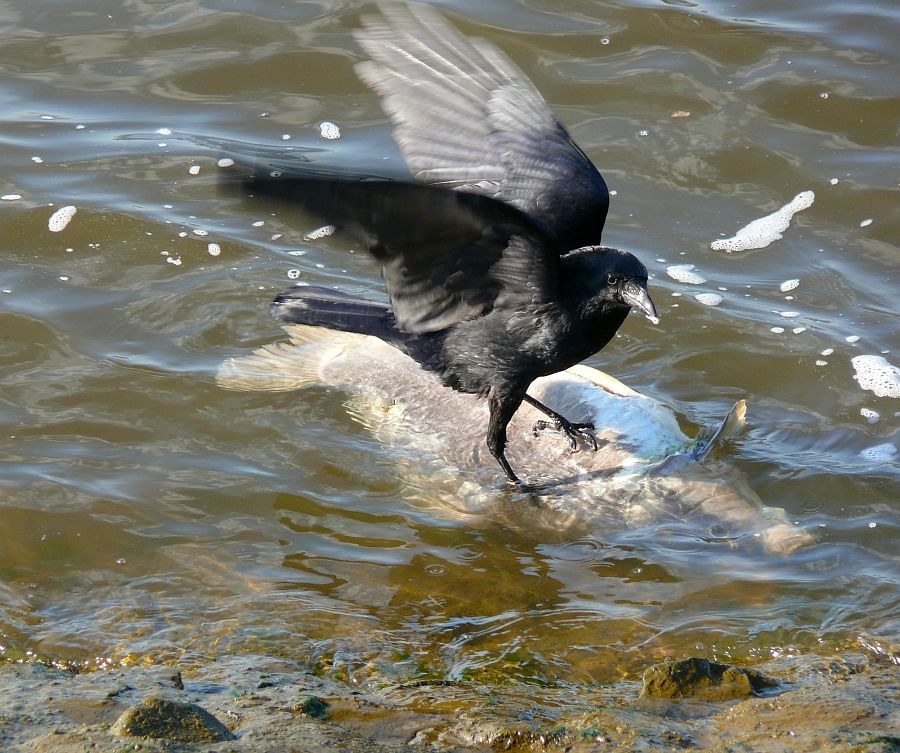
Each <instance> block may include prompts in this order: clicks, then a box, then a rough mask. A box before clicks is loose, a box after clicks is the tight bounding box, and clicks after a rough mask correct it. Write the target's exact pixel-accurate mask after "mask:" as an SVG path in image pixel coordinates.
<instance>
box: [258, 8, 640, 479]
mask: <svg viewBox="0 0 900 753" xmlns="http://www.w3.org/2000/svg"><path fill="white" fill-rule="evenodd" d="M356 38H357V40H358V42H359V44H360V46H361V47H362V48H363V50H365V52H366V53H367V54H368V56H369V58H370V59H369V60H367V61H365V62H362V63H359V64H358V65H357V71H358V73H359V75H360V77H361V78H362V79H363V80H364V81H365V82H367V83H368V84H369V85H370V86H372V87H373V88H374V89H375V90H376V91H377V92H378V93H379V94H381V96H382V98H383V103H384V108H385V110H386V111H387V113H388V116H389V117H390V119H391V121H392V123H393V125H394V137H395V139H396V141H397V144H398V146H399V148H400V151H401V153H402V155H403V158H404V160H405V162H406V165H407V167H408V168H409V170H410V172H411V174H412V180H408V179H407V180H388V179H384V178H378V177H375V176H358V175H354V176H349V175H347V174H341V173H339V172H337V171H329V170H327V169H324V168H322V167H317V166H315V165H313V164H309V165H299V166H296V167H293V168H291V169H290V170H289V171H284V170H271V167H266V168H263V167H260V166H259V165H257V166H256V168H255V170H254V174H253V176H252V177H250V178H248V179H247V180H246V182H245V187H246V188H247V190H248V191H250V192H251V193H265V194H269V195H272V196H276V197H279V198H282V199H286V200H289V201H292V202H296V203H297V204H298V205H300V206H301V207H303V208H304V209H306V210H307V211H309V212H312V213H314V214H317V215H321V216H322V217H323V218H324V219H326V221H328V222H330V223H333V224H334V225H336V226H337V228H338V229H339V230H343V231H344V232H348V233H350V234H351V235H353V236H354V237H356V238H357V239H358V240H359V241H360V242H361V243H362V244H363V245H364V246H365V247H366V248H367V249H368V250H369V252H371V254H372V255H373V256H374V257H375V259H377V260H378V261H379V262H380V263H381V265H382V273H383V276H384V281H385V285H386V287H387V292H388V295H389V297H390V305H389V306H388V305H386V304H379V303H375V302H370V301H366V300H363V299H360V298H357V297H353V296H348V295H346V294H343V293H338V292H335V291H329V290H324V289H322V288H311V287H296V288H292V289H290V290H287V291H285V292H284V293H282V294H281V295H279V296H278V297H277V298H276V299H275V302H274V303H273V304H272V311H273V314H274V315H275V316H276V317H277V318H279V319H282V320H284V321H288V322H296V323H302V324H314V325H318V326H322V327H329V328H332V329H338V330H345V331H351V332H359V333H364V334H373V335H377V336H378V337H381V338H383V339H385V340H387V341H388V342H390V343H391V344H393V345H395V346H396V347H398V348H400V349H401V350H403V351H404V352H406V353H408V354H409V355H411V356H412V357H413V358H415V359H416V360H417V361H418V362H419V363H420V364H422V366H423V367H424V368H426V369H430V370H433V371H436V372H437V373H438V374H440V376H441V378H442V380H443V382H444V383H445V384H446V385H447V386H449V387H452V388H453V389H456V390H460V391H462V392H469V393H476V394H478V395H481V396H483V397H486V398H487V400H488V403H489V406H490V422H489V426H488V432H487V444H488V448H489V449H490V451H491V453H492V454H493V456H494V457H495V458H496V459H497V461H498V462H499V463H500V465H501V467H502V468H503V470H504V472H505V473H506V475H507V477H508V478H509V479H510V480H511V481H513V482H517V483H518V478H517V477H516V475H515V473H513V470H512V468H511V467H510V465H509V462H508V461H507V459H506V456H505V453H504V450H505V447H506V426H507V424H508V423H509V421H510V419H511V418H512V416H513V414H514V413H515V412H516V410H517V409H518V407H519V406H520V405H521V403H522V401H523V400H525V401H527V402H529V403H531V404H532V405H534V406H535V407H537V408H539V409H540V410H541V411H543V412H544V413H545V414H547V415H548V416H549V417H550V419H551V421H550V422H545V421H541V422H538V423H537V424H535V433H537V432H538V431H539V430H540V429H544V428H550V427H553V428H556V429H557V430H560V431H562V432H563V433H564V434H565V435H566V437H567V439H568V441H569V444H570V446H571V448H572V450H573V451H574V450H575V449H577V441H576V440H577V439H578V438H581V439H584V440H587V441H589V442H591V443H592V444H593V445H594V448H595V449H596V440H595V439H594V437H593V434H592V433H591V430H592V429H593V428H594V427H593V426H592V425H590V424H573V423H571V422H569V421H567V420H566V419H565V418H564V417H563V416H561V415H559V414H558V413H556V412H554V411H552V410H550V409H549V408H547V407H546V406H544V405H542V404H541V403H539V402H538V401H537V400H534V399H533V398H531V397H529V396H528V394H527V392H526V390H527V389H528V386H529V385H530V384H531V382H532V381H533V380H534V379H536V378H537V377H540V376H544V375H547V374H552V373H554V372H557V371H561V370H562V369H565V368H568V367H569V366H572V365H574V364H576V363H578V362H579V361H582V360H583V359H585V358H587V357H588V356H591V355H593V354H594V353H596V352H597V351H598V350H600V349H601V348H603V347H604V346H605V345H606V344H607V343H608V342H609V341H610V339H611V338H612V337H613V335H615V333H616V331H617V330H618V328H619V326H620V325H621V324H622V322H623V321H624V320H625V317H626V315H627V314H628V311H629V310H630V307H632V306H635V307H637V308H638V309H640V310H641V311H642V312H643V313H644V314H646V315H647V316H648V317H650V318H651V319H652V320H653V321H655V320H656V309H655V307H654V305H653V302H652V301H651V299H650V296H649V295H648V294H647V270H646V269H645V267H644V265H643V264H641V262H640V261H638V260H637V259H636V258H635V257H634V256H632V255H631V254H630V253H627V252H625V251H619V250H616V249H613V248H606V247H603V246H601V245H599V244H600V236H601V233H602V231H603V224H604V221H605V219H606V213H607V209H608V206H609V193H608V191H607V188H606V183H605V182H604V180H603V178H602V177H601V175H600V173H599V172H598V171H597V169H596V168H595V167H594V165H593V164H592V163H591V161H590V160H589V159H588V158H587V156H586V155H585V154H584V152H582V151H581V149H579V147H578V146H577V145H576V144H575V143H574V142H573V141H572V139H571V138H570V137H569V134H568V132H567V131H566V130H565V128H563V126H562V125H560V123H559V122H558V121H557V120H556V118H555V117H554V116H553V114H552V113H551V112H550V110H549V108H548V106H547V104H546V102H544V100H543V98H542V97H541V95H540V94H539V93H538V91H537V89H535V87H534V85H533V84H532V83H531V82H530V81H529V80H528V78H527V77H526V76H525V74H524V73H522V71H520V70H519V69H518V68H517V67H516V66H515V65H514V64H513V63H512V62H511V61H510V60H509V59H508V58H507V57H506V56H505V55H503V53H501V52H500V51H499V50H497V49H496V48H495V47H493V46H492V45H490V44H489V43H487V42H486V41H484V40H478V39H471V40H470V39H467V38H465V37H463V36H462V35H461V34H460V33H459V32H457V31H456V30H455V29H454V28H452V27H451V26H450V25H449V24H447V23H446V22H445V21H444V20H443V19H442V18H441V17H440V16H439V15H438V14H437V13H436V12H435V11H433V10H432V9H430V8H427V7H424V6H418V5H416V6H397V5H385V6H384V7H382V8H381V14H380V15H379V16H370V17H365V18H364V19H363V26H362V28H361V29H360V30H359V31H357V32H356Z"/></svg>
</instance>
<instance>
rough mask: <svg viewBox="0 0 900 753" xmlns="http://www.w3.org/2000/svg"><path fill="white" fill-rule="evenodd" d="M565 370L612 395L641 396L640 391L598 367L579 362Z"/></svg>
mask: <svg viewBox="0 0 900 753" xmlns="http://www.w3.org/2000/svg"><path fill="white" fill-rule="evenodd" d="M566 371H568V372H569V373H570V374H575V376H579V377H581V378H582V379H584V380H586V381H588V382H590V383H591V384H594V385H596V386H597V387H599V388H600V389H602V390H605V391H606V392H609V393H610V394H612V395H619V396H620V397H643V395H641V393H640V392H637V391H636V390H633V389H631V387H629V386H628V385H627V384H624V383H622V382H620V381H619V380H618V379H616V378H615V377H614V376H610V375H609V374H607V373H606V372H605V371H600V369H595V368H593V367H591V366H585V365H584V364H582V363H580V364H578V365H577V366H571V367H569V368H568V369H566Z"/></svg>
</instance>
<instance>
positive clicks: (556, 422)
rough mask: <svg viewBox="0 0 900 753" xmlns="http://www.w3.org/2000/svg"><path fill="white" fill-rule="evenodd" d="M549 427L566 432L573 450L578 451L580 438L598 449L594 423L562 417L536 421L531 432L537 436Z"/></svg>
mask: <svg viewBox="0 0 900 753" xmlns="http://www.w3.org/2000/svg"><path fill="white" fill-rule="evenodd" d="M547 429H551V430H553V431H558V432H562V433H563V434H565V436H566V440H567V441H568V442H569V450H570V451H571V452H578V440H579V439H583V440H584V441H585V442H588V443H589V444H590V445H591V447H593V448H594V451H595V452H596V451H597V437H595V436H594V425H593V424H591V423H587V424H573V423H572V422H571V421H567V420H566V419H564V418H562V417H560V418H555V419H553V420H552V421H535V422H534V425H533V426H532V427H531V433H532V434H534V436H536V437H537V436H539V435H540V433H541V432H542V431H546V430H547Z"/></svg>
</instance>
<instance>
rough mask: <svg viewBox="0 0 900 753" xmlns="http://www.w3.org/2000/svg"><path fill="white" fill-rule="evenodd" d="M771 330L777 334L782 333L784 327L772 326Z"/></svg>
mask: <svg viewBox="0 0 900 753" xmlns="http://www.w3.org/2000/svg"><path fill="white" fill-rule="evenodd" d="M770 331H771V332H774V333H775V334H776V335H780V334H781V333H782V332H784V327H772V329H771V330H770Z"/></svg>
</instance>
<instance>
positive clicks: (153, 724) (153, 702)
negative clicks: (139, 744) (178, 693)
mask: <svg viewBox="0 0 900 753" xmlns="http://www.w3.org/2000/svg"><path fill="white" fill-rule="evenodd" d="M111 731H112V733H113V734H116V735H121V736H123V737H153V738H165V739H168V740H176V741H177V742H181V743H215V742H222V741H223V740H231V739H233V738H234V736H233V735H232V734H231V732H229V731H228V728H227V727H226V726H225V725H224V724H222V722H220V721H219V720H218V719H216V718H215V717H214V716H213V715H212V714H210V713H209V712H208V711H207V710H206V709H204V708H201V707H200V706H197V705H196V704H194V703H178V702H176V701H170V700H168V699H167V698H163V697H161V696H154V697H152V698H146V699H144V700H143V701H141V702H140V703H138V704H137V705H135V706H132V707H131V708H129V709H128V710H126V711H125V712H124V713H123V714H122V716H120V717H119V718H118V720H117V721H116V723H115V724H114V725H113V727H112V730H111Z"/></svg>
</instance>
